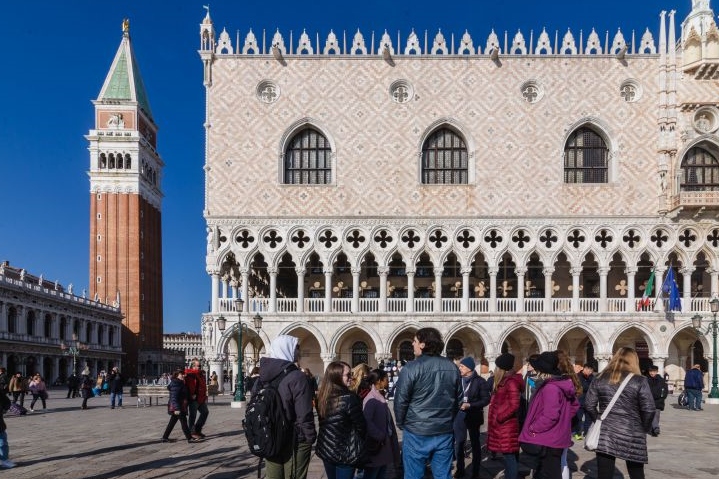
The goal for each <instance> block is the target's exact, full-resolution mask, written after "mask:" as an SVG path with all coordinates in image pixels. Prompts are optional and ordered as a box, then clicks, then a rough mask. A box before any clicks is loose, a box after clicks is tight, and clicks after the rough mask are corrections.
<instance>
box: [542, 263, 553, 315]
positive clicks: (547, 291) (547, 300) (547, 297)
mask: <svg viewBox="0 0 719 479" xmlns="http://www.w3.org/2000/svg"><path fill="white" fill-rule="evenodd" d="M542 273H543V274H544V312H545V313H551V312H552V309H553V308H552V293H554V290H553V288H552V274H553V273H554V268H544V269H542Z"/></svg>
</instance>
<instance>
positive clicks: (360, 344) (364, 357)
mask: <svg viewBox="0 0 719 479" xmlns="http://www.w3.org/2000/svg"><path fill="white" fill-rule="evenodd" d="M368 360H369V349H368V348H367V343H365V342H364V341H357V342H356V343H354V344H353V345H352V367H355V366H357V365H358V364H361V363H365V364H367V361H368Z"/></svg>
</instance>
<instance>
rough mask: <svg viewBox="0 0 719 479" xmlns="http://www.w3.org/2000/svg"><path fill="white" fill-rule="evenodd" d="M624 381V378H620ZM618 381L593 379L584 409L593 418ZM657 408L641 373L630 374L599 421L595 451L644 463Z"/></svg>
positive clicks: (606, 401)
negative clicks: (604, 416) (614, 382)
mask: <svg viewBox="0 0 719 479" xmlns="http://www.w3.org/2000/svg"><path fill="white" fill-rule="evenodd" d="M621 380H622V381H623V380H624V377H622V378H621ZM620 384H621V381H620V382H619V383H617V384H609V381H608V380H607V378H605V377H602V376H599V377H597V378H595V379H594V381H592V384H591V386H589V391H587V397H586V399H585V402H584V409H585V410H586V412H587V414H589V417H590V418H592V420H596V419H597V418H598V417H600V416H601V415H602V414H601V412H600V411H604V410H605V409H606V407H607V406H608V405H609V402H610V401H611V400H612V396H614V393H615V392H616V391H617V389H619V385H620ZM655 411H656V408H655V406H654V398H653V397H652V392H651V391H650V390H649V383H648V382H647V378H645V377H644V376H639V375H635V376H633V377H632V378H631V379H630V380H629V382H628V383H627V385H626V386H625V387H624V391H622V394H620V395H619V397H618V398H617V401H616V402H615V403H614V406H612V409H611V411H609V414H607V417H606V419H605V420H604V421H602V429H601V432H600V434H599V445H598V446H597V452H602V453H604V454H609V455H610V456H614V457H616V458H619V459H624V460H625V461H633V462H640V463H643V464H646V463H647V462H648V457H647V433H648V432H649V431H650V430H651V428H652V419H654V413H655Z"/></svg>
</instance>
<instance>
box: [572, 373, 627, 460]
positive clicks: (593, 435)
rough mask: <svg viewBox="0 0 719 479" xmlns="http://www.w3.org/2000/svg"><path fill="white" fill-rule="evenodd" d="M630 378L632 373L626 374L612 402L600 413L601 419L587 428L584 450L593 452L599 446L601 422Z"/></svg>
mask: <svg viewBox="0 0 719 479" xmlns="http://www.w3.org/2000/svg"><path fill="white" fill-rule="evenodd" d="M632 376H634V373H629V374H627V377H626V378H624V381H622V384H620V385H619V389H617V392H615V393H614V396H612V400H611V401H609V404H608V405H607V408H606V409H605V410H604V412H603V413H602V415H601V417H598V418H597V420H596V421H594V422H593V423H592V425H591V426H589V431H587V436H586V437H585V438H584V449H586V450H587V451H594V450H595V449H597V446H598V445H599V433H600V431H601V429H602V421H604V420H605V419H606V418H607V414H609V411H611V409H612V406H614V403H615V402H617V398H618V397H619V396H620V395H621V394H622V391H623V390H624V386H626V385H627V383H628V382H629V380H630V379H631V378H632Z"/></svg>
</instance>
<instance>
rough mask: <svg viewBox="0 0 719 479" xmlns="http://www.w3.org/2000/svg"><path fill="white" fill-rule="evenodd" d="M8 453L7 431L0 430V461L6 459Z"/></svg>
mask: <svg viewBox="0 0 719 479" xmlns="http://www.w3.org/2000/svg"><path fill="white" fill-rule="evenodd" d="M9 455H10V445H8V443H7V431H3V432H0V461H7V460H8V457H9Z"/></svg>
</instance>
